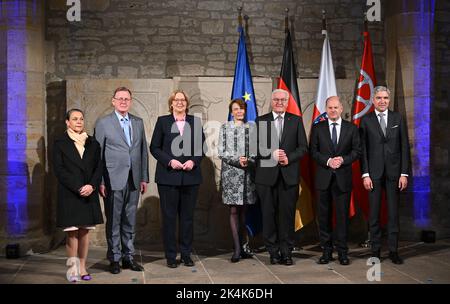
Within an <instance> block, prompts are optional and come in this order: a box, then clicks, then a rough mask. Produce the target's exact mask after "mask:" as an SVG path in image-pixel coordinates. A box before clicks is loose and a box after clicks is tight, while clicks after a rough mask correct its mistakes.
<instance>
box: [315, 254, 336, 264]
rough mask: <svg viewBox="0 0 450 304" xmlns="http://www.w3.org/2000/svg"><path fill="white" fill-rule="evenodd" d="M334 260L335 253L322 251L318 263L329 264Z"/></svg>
mask: <svg viewBox="0 0 450 304" xmlns="http://www.w3.org/2000/svg"><path fill="white" fill-rule="evenodd" d="M332 260H333V253H332V252H328V251H324V252H323V253H322V256H321V257H320V258H319V261H318V262H317V263H318V264H328V263H329V262H330V261H332Z"/></svg>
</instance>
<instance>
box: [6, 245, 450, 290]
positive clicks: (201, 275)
mask: <svg viewBox="0 0 450 304" xmlns="http://www.w3.org/2000/svg"><path fill="white" fill-rule="evenodd" d="M105 251H106V250H105V248H103V247H91V249H90V253H89V260H88V267H89V272H90V273H91V274H92V276H93V280H92V281H90V282H79V283H75V284H93V283H98V284H178V283H183V284H186V283H188V284H228V283H232V284H236V283H237V284H302V283H305V284H309V283H338V284H342V283H343V284H352V283H356V284H367V283H370V284H374V283H381V284H392V283H406V284H442V283H446V284H449V283H450V240H441V241H438V242H437V243H434V244H425V243H411V242H402V244H401V247H400V250H399V252H400V255H401V256H402V257H403V258H404V259H405V264H403V265H394V264H392V263H391V262H390V260H389V259H387V258H386V256H387V252H382V263H381V264H380V267H381V268H380V270H379V274H380V280H379V281H372V282H369V281H368V279H367V272H368V270H369V268H370V266H367V264H366V263H367V259H368V258H369V257H370V256H369V251H368V249H366V248H360V247H358V246H357V245H354V246H351V250H350V259H351V264H350V265H349V266H341V265H339V263H337V261H335V262H332V263H330V264H328V265H318V264H317V263H316V261H317V259H318V258H319V256H320V253H321V252H320V249H319V247H318V246H317V245H311V246H305V247H303V248H301V249H299V250H296V251H295V252H294V262H295V264H294V265H293V266H284V265H269V257H268V253H267V252H257V253H256V255H255V256H254V258H252V259H246V260H241V261H240V262H239V263H236V264H232V263H231V262H230V260H229V258H230V257H231V253H230V252H229V250H221V249H214V250H212V249H211V250H205V249H202V250H196V251H195V252H194V255H193V259H194V261H195V262H196V264H195V267H185V266H183V265H180V266H179V267H178V268H175V269H170V268H168V267H167V266H166V264H165V263H166V261H165V259H164V254H163V252H161V250H154V249H152V248H146V249H142V248H140V249H138V250H137V253H138V255H137V256H136V257H135V259H136V261H138V262H139V263H141V264H142V265H144V267H145V271H143V272H133V271H130V270H124V271H122V272H121V273H120V274H118V275H112V274H110V273H109V272H108V261H107V260H106V259H105ZM383 257H384V259H383ZM65 262H66V257H65V251H64V247H60V248H58V249H57V250H55V251H52V252H49V253H46V254H30V255H28V256H26V257H24V258H20V259H5V258H0V283H3V284H5V283H7V284H8V283H13V284H22V283H50V284H55V283H56V284H74V283H69V282H67V281H66V276H65V273H66V270H67V268H66V266H65ZM373 273H374V272H373Z"/></svg>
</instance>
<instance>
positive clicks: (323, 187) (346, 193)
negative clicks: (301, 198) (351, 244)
mask: <svg viewBox="0 0 450 304" xmlns="http://www.w3.org/2000/svg"><path fill="white" fill-rule="evenodd" d="M343 110H344V108H343V106H342V103H341V101H340V100H339V97H337V96H331V97H329V98H327V100H326V111H327V116H328V120H324V121H322V122H319V123H317V124H316V125H314V126H313V128H312V129H311V140H310V150H311V156H312V158H313V159H314V160H315V161H316V163H317V171H316V182H315V184H316V188H317V192H318V196H319V208H318V210H319V216H318V217H319V234H320V246H321V247H322V250H323V254H322V256H321V257H320V259H319V261H318V263H319V264H328V263H329V262H330V261H331V260H332V259H333V246H334V245H336V248H337V251H338V257H339V263H340V264H341V265H348V264H349V263H350V260H349V259H348V255H347V252H348V247H347V227H348V212H349V211H348V210H349V207H350V195H351V191H352V163H353V162H354V161H356V160H357V159H358V158H359V157H360V155H361V145H360V139H359V133H358V128H357V127H356V126H355V125H354V124H352V123H350V122H347V121H345V120H343V119H342V118H341V114H342V111H343ZM333 201H334V203H335V204H334V206H335V209H336V238H335V240H334V241H333V236H332V235H333V229H332V214H333V213H332V210H333V207H332V203H333ZM333 243H334V244H333Z"/></svg>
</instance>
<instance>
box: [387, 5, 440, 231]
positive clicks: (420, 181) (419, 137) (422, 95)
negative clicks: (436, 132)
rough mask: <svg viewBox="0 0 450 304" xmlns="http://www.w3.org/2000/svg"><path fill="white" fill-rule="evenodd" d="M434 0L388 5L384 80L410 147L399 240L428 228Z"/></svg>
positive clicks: (429, 223) (429, 220) (429, 216)
mask: <svg viewBox="0 0 450 304" xmlns="http://www.w3.org/2000/svg"><path fill="white" fill-rule="evenodd" d="M434 2H435V1H421V0H412V1H401V0H395V1H389V2H388V1H386V2H385V3H386V5H387V7H386V17H385V18H386V19H385V31H386V32H385V35H386V74H387V75H386V80H387V85H388V87H389V88H390V89H391V91H392V98H391V103H392V104H391V106H392V107H393V108H394V109H395V110H398V111H400V112H401V113H402V115H403V116H404V117H405V118H406V121H407V125H408V135H409V140H410V144H411V169H412V170H411V171H412V172H411V173H412V178H410V179H409V182H410V185H409V189H408V192H409V195H408V197H407V199H405V202H404V204H403V203H402V204H401V206H403V207H402V209H403V210H402V211H401V212H400V213H401V215H402V217H403V218H402V221H401V222H402V224H401V225H402V228H403V233H404V234H403V235H405V234H406V235H409V236H410V237H417V236H418V235H419V234H418V230H419V229H425V228H429V227H430V226H431V197H430V143H431V142H430V138H431V132H430V130H431V111H430V110H431V103H432V100H433V68H432V66H433V65H432V60H433V54H434V52H433V49H434Z"/></svg>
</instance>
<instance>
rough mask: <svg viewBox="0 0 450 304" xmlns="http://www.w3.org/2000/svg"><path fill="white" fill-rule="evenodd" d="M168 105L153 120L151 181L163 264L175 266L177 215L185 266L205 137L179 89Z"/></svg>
mask: <svg viewBox="0 0 450 304" xmlns="http://www.w3.org/2000/svg"><path fill="white" fill-rule="evenodd" d="M168 106H169V112H170V114H169V115H165V116H160V117H158V120H157V122H156V125H155V129H154V131H153V136H152V141H151V144H150V152H151V153H152V155H153V156H154V157H155V158H156V160H157V161H158V163H157V165H156V174H155V181H156V183H157V184H158V192H159V198H160V204H161V213H162V221H163V223H162V225H163V229H162V230H163V240H164V250H165V256H166V259H167V266H168V267H170V268H176V267H177V266H178V264H177V262H176V257H177V242H176V227H177V216H179V249H180V253H181V262H183V263H184V265H185V266H194V262H193V261H192V258H191V252H192V241H193V236H194V209H195V203H196V201H197V194H198V188H199V185H200V183H201V182H202V175H201V169H200V162H201V160H202V158H203V155H204V153H203V143H204V140H205V136H204V134H203V128H202V124H201V120H200V119H199V118H197V117H194V116H192V115H188V114H187V112H188V106H189V99H188V97H187V95H186V94H185V93H184V92H183V91H181V90H176V91H175V92H173V93H172V94H171V95H170V97H169V100H168Z"/></svg>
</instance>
